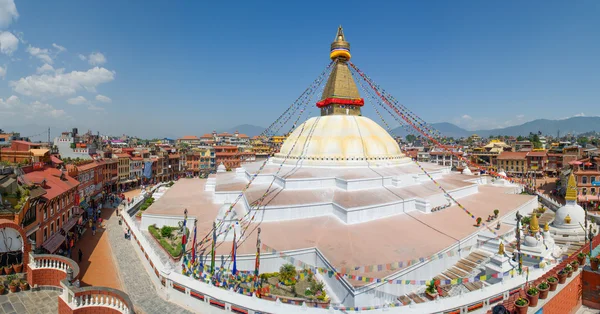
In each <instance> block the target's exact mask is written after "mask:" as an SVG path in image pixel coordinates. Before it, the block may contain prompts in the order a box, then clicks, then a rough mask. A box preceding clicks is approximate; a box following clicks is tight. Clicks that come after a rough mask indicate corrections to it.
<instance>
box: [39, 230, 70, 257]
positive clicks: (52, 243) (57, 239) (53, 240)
mask: <svg viewBox="0 0 600 314" xmlns="http://www.w3.org/2000/svg"><path fill="white" fill-rule="evenodd" d="M64 242H65V236H64V235H62V234H60V232H57V233H55V234H53V235H51V236H50V238H48V240H46V242H44V244H42V247H43V248H45V249H46V250H48V252H50V254H52V253H54V252H56V250H58V248H59V247H60V245H61V244H63V243H64Z"/></svg>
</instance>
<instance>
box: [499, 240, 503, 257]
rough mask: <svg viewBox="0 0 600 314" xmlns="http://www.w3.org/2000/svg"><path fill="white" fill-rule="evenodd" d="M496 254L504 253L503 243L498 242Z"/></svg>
mask: <svg viewBox="0 0 600 314" xmlns="http://www.w3.org/2000/svg"><path fill="white" fill-rule="evenodd" d="M498 255H504V243H502V242H500V246H499V247H498Z"/></svg>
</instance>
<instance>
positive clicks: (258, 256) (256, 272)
mask: <svg viewBox="0 0 600 314" xmlns="http://www.w3.org/2000/svg"><path fill="white" fill-rule="evenodd" d="M259 268H260V228H258V234H257V236H256V262H255V263H254V288H255V289H256V291H257V293H256V294H257V296H260V292H259V290H258V273H259Z"/></svg>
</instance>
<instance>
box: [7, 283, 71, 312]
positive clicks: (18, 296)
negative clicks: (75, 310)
mask: <svg viewBox="0 0 600 314" xmlns="http://www.w3.org/2000/svg"><path fill="white" fill-rule="evenodd" d="M7 290H8V289H7ZM59 295H60V292H58V291H48V290H41V291H31V290H30V291H24V292H17V293H10V292H5V294H3V295H0V313H2V314H54V313H58V299H57V298H58V296H59Z"/></svg>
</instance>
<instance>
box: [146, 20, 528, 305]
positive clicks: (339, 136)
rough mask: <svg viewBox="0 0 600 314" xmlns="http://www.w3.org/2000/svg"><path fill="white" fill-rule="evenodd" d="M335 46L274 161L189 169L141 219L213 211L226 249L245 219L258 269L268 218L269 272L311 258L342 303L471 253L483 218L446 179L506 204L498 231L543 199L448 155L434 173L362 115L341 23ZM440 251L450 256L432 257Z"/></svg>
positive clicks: (398, 291)
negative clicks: (197, 175)
mask: <svg viewBox="0 0 600 314" xmlns="http://www.w3.org/2000/svg"><path fill="white" fill-rule="evenodd" d="M330 48H331V49H330V51H329V52H330V53H329V57H330V58H331V59H332V60H333V61H334V64H333V65H332V67H333V68H332V71H331V74H330V75H329V77H328V79H327V82H326V84H325V87H324V90H323V94H322V95H321V97H320V98H319V100H318V101H317V104H316V109H317V110H318V113H319V114H318V115H317V116H315V117H312V118H310V119H308V120H307V121H305V122H304V123H302V124H300V125H299V126H297V127H296V128H295V129H294V130H293V131H292V132H291V134H290V135H289V136H288V137H287V139H286V140H285V142H284V143H283V145H282V146H281V150H280V151H279V152H278V153H277V154H275V155H274V156H273V157H272V158H269V160H268V162H266V164H263V163H262V162H260V161H256V162H251V163H245V164H244V165H243V168H238V169H236V171H225V172H220V171H217V173H216V174H211V175H210V176H209V178H208V180H180V182H178V183H177V184H175V185H174V186H173V187H172V188H171V189H170V190H169V191H168V192H167V193H166V194H165V196H164V197H163V198H161V199H160V200H159V201H157V202H156V203H154V204H153V205H152V206H151V207H150V208H148V210H146V211H145V212H144V214H142V221H141V228H142V229H145V228H148V226H149V225H152V224H156V225H157V226H158V227H160V226H162V225H163V224H164V223H165V221H167V218H165V217H168V218H170V217H177V216H178V215H181V208H182V207H185V208H187V209H188V210H189V215H190V217H195V218H196V219H197V226H198V233H199V234H205V233H210V232H211V230H212V226H213V223H215V222H216V223H217V224H218V225H222V227H220V228H219V235H218V241H224V242H219V245H217V255H221V254H222V255H224V256H228V255H229V254H230V253H231V242H229V243H227V241H229V239H230V238H231V237H230V236H228V235H227V233H228V232H230V233H233V230H236V234H237V239H240V242H239V246H238V248H237V268H238V269H239V270H254V267H255V263H254V258H255V256H256V255H255V254H256V243H257V241H256V240H257V239H256V237H257V236H256V234H257V232H255V230H256V229H257V228H258V227H259V226H260V229H261V233H260V240H261V243H262V245H263V250H264V251H263V252H262V253H261V255H260V256H261V257H260V258H261V263H260V272H261V273H265V272H275V271H278V270H279V267H280V266H282V265H283V264H285V263H293V264H294V265H296V266H297V264H298V261H301V262H302V263H306V264H309V265H312V266H317V267H321V268H325V269H327V270H331V271H332V272H340V273H344V274H345V275H344V276H340V277H338V276H327V275H323V276H322V275H320V274H317V275H316V276H319V277H321V279H322V280H323V281H324V282H325V283H326V286H327V294H328V295H329V296H330V297H331V299H332V302H334V303H340V304H343V305H345V306H372V305H380V304H382V303H386V302H397V297H399V296H400V295H403V294H405V293H408V292H410V291H412V290H413V289H415V288H418V287H415V286H411V285H402V284H390V283H389V281H393V280H424V279H427V280H429V279H431V278H433V277H434V276H437V275H439V274H440V273H442V272H443V271H445V270H446V269H447V268H448V267H450V266H451V265H453V264H454V263H456V262H457V261H458V260H460V259H461V258H462V255H464V254H468V252H467V250H465V249H464V248H467V247H473V246H475V245H476V244H477V243H478V242H480V241H482V238H481V237H480V235H481V233H483V232H485V231H484V230H485V227H483V226H476V225H475V220H474V219H473V218H472V217H471V216H470V215H467V214H465V212H464V210H463V209H462V208H461V207H459V206H458V205H457V204H455V203H449V202H448V199H447V195H445V193H444V191H443V190H442V189H441V188H440V186H442V187H443V188H444V190H445V191H447V193H448V194H450V195H451V196H452V197H453V198H454V199H456V200H458V201H459V202H460V203H461V205H462V206H464V207H465V208H468V210H469V212H470V213H471V215H473V216H475V217H487V216H489V215H491V214H493V212H494V210H495V209H498V210H499V211H500V213H501V215H500V217H499V218H498V219H499V220H502V221H503V223H502V227H501V228H500V229H498V230H495V232H497V233H498V234H500V235H502V234H507V233H510V232H511V231H512V230H511V227H510V225H509V224H508V223H505V222H508V221H513V220H514V219H513V217H514V213H515V212H516V211H517V209H519V210H524V211H526V212H531V211H533V209H534V208H537V198H536V197H534V196H529V195H519V194H514V192H513V190H514V189H508V188H506V187H503V186H500V187H499V186H494V185H492V184H489V181H490V180H484V179H480V178H475V177H474V176H470V175H463V174H460V173H457V172H452V171H451V169H450V167H444V166H439V165H436V164H430V163H423V164H421V166H422V167H423V170H425V171H426V172H427V174H426V173H424V172H423V170H422V169H421V168H420V167H419V166H417V165H416V164H415V163H414V162H413V161H412V160H411V159H410V158H408V157H406V156H405V155H404V154H403V153H402V151H401V150H400V147H399V145H398V143H397V142H396V141H395V140H394V139H393V138H392V136H390V134H388V132H386V131H385V130H384V129H383V128H382V127H381V126H380V125H378V124H377V123H375V122H374V121H373V120H371V119H369V118H368V117H365V116H363V115H362V111H361V108H362V107H363V106H364V104H365V103H364V100H363V99H362V98H361V96H360V93H359V91H358V88H357V86H356V82H355V81H354V79H355V76H353V74H352V71H351V68H350V67H349V64H348V63H349V60H350V59H351V55H350V44H349V43H348V42H347V40H346V37H345V34H344V32H343V29H342V28H341V27H340V28H338V30H337V33H336V36H335V39H334V41H333V43H332V44H331V47H330ZM432 178H433V179H434V180H435V181H436V182H433V181H432ZM250 180H252V183H251V184H249V183H250ZM234 204H235V205H234ZM449 205H450V206H449ZM231 207H233V208H232V210H228V209H229V208H231ZM432 208H443V209H441V210H437V211H433V212H432ZM450 222H451V223H450ZM227 227H229V228H227ZM221 233H223V234H221ZM487 233H490V232H489V231H488V232H487ZM484 240H487V238H485V239H484ZM223 243H224V244H223ZM220 244H223V245H220ZM495 248H497V246H495V247H494V249H495ZM273 251H276V252H273ZM448 252H459V253H458V254H446V253H448ZM437 254H441V255H444V258H441V259H438V258H436V259H429V258H427V257H430V256H432V255H437ZM218 258H219V257H217V259H218ZM415 259H416V260H420V261H419V262H413V261H414V260H415ZM409 261H410V262H409ZM390 265H395V266H390ZM298 268H301V267H298ZM353 276H361V278H362V277H365V278H378V279H381V280H378V281H365V280H358V279H357V277H353Z"/></svg>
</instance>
